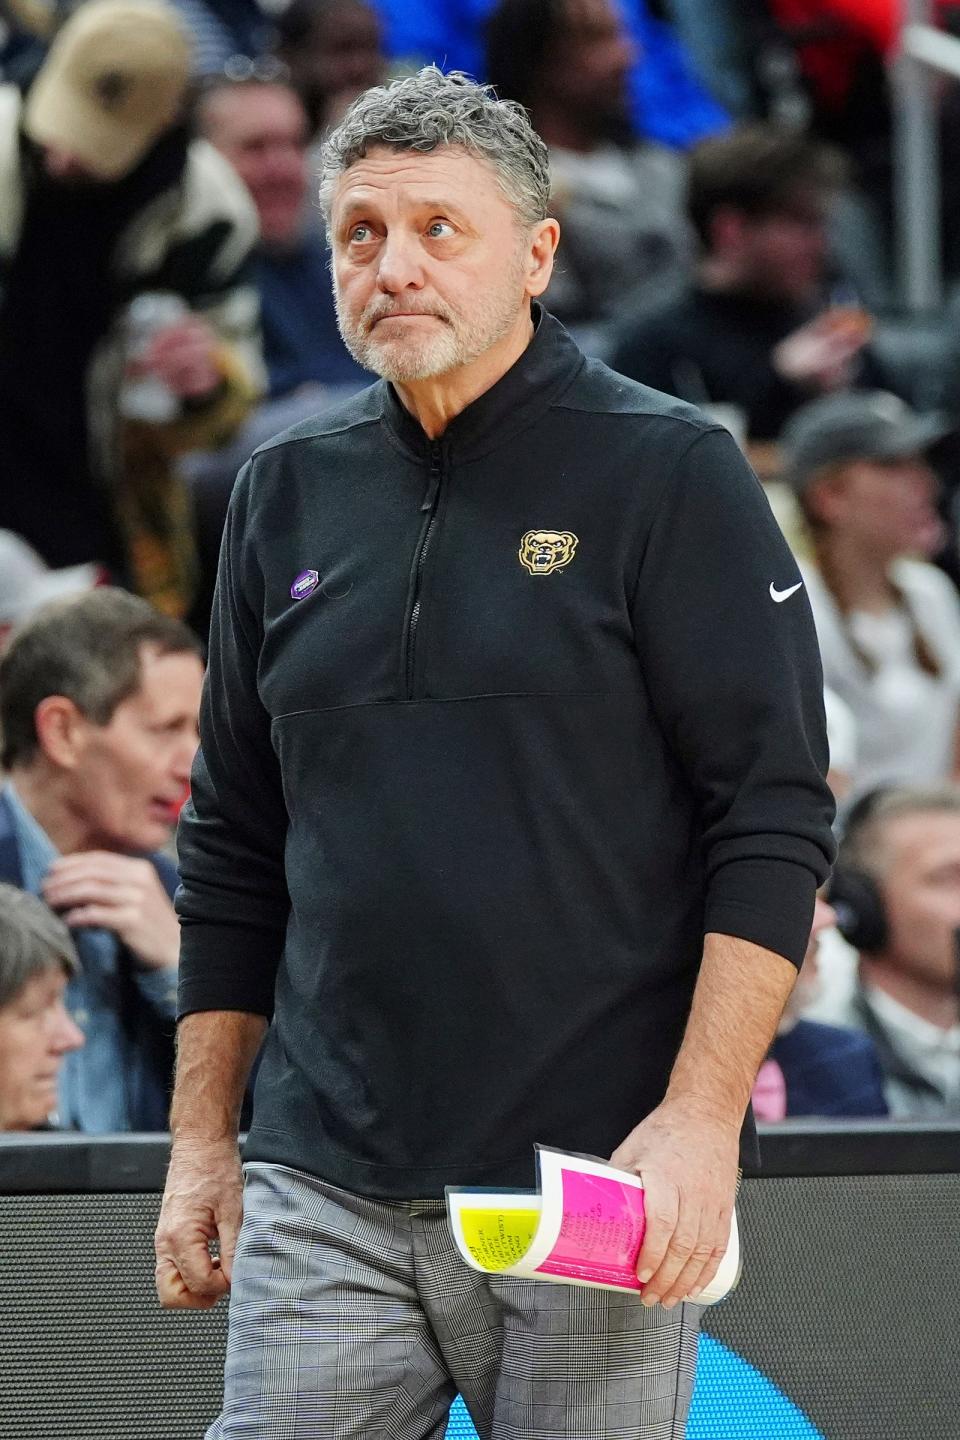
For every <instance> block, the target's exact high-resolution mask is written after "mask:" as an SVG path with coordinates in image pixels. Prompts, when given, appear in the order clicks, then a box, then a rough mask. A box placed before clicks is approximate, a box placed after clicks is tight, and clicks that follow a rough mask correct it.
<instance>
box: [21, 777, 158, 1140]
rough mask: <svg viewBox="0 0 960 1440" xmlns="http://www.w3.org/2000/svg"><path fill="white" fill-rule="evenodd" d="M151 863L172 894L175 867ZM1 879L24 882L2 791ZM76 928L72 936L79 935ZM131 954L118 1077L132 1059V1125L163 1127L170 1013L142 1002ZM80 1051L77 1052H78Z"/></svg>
mask: <svg viewBox="0 0 960 1440" xmlns="http://www.w3.org/2000/svg"><path fill="white" fill-rule="evenodd" d="M146 858H147V859H148V860H150V861H151V862H152V863H153V865H154V866H155V868H156V871H157V874H158V875H159V877H160V881H161V883H162V885H163V887H164V889H165V890H166V892H167V894H168V895H169V896H170V898H171V900H172V899H173V895H174V891H175V890H176V888H177V871H176V867H175V866H174V865H173V864H172V862H171V861H170V860H168V859H167V858H166V856H164V855H159V854H154V855H148V856H147V857H146ZM0 881H5V882H6V883H7V884H8V885H16V886H19V887H22V886H23V865H22V861H21V857H20V851H19V847H18V844H17V836H16V831H15V828H14V822H13V814H12V812H11V809H10V806H9V804H8V802H7V800H6V797H5V796H3V795H2V794H0ZM81 938H82V937H81V934H80V932H76V934H75V936H74V939H75V940H77V941H79V940H81ZM134 964H135V962H134V958H133V956H132V954H131V953H130V951H129V950H128V949H127V948H126V946H123V945H121V947H120V953H119V975H120V987H119V988H120V997H121V1019H122V1022H123V1029H124V1031H125V1033H126V1039H127V1053H126V1055H123V1056H119V1057H118V1070H117V1074H118V1083H119V1082H120V1081H121V1080H122V1077H123V1073H124V1070H123V1068H122V1067H125V1066H129V1065H131V1064H134V1065H136V1067H137V1070H138V1074H137V1077H136V1080H137V1083H136V1084H135V1085H131V1086H130V1093H131V1095H135V1096H136V1101H135V1103H134V1104H133V1106H132V1107H131V1109H132V1113H131V1116H130V1120H131V1129H133V1130H166V1128H167V1110H168V1108H169V1103H170V1088H171V1081H172V1075H173V1039H174V1030H175V1025H174V1021H173V1019H172V1018H167V1017H165V1016H162V1015H161V1014H160V1013H159V1012H158V1011H157V1010H156V1009H154V1008H153V1007H152V1006H151V1005H149V1004H148V1003H147V1001H146V1000H145V999H144V998H143V996H142V995H141V994H140V991H139V990H138V988H137V985H136V984H135V983H134V980H133V970H134ZM82 1053H83V1052H82V1051H81V1052H80V1054H81V1055H82Z"/></svg>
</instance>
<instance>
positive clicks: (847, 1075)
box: [770, 1020, 887, 1118]
mask: <svg viewBox="0 0 960 1440" xmlns="http://www.w3.org/2000/svg"><path fill="white" fill-rule="evenodd" d="M770 1054H771V1056H772V1058H773V1059H774V1060H776V1062H777V1064H778V1065H779V1066H780V1069H781V1070H782V1071H783V1078H784V1079H785V1081H786V1082H787V1114H788V1115H791V1116H793V1115H809V1116H836V1117H843V1118H852V1117H854V1116H866V1115H886V1114H887V1102H886V1100H885V1099H884V1094H883V1071H882V1070H881V1068H880V1061H879V1060H878V1058H877V1052H876V1050H875V1048H874V1044H873V1041H872V1040H871V1039H870V1037H869V1036H868V1035H862V1034H861V1033H860V1032H859V1031H858V1030H848V1029H847V1028H846V1027H845V1026H842V1025H820V1024H819V1023H817V1022H816V1021H814V1020H799V1021H798V1022H797V1024H796V1025H795V1026H794V1027H793V1029H792V1030H788V1031H787V1033H786V1034H785V1035H778V1036H777V1038H776V1040H775V1041H774V1042H773V1046H772V1048H771V1051H770Z"/></svg>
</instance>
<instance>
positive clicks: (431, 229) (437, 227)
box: [427, 220, 453, 240]
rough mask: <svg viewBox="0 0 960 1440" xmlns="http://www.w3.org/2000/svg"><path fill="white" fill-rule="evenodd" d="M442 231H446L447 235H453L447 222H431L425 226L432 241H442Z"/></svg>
mask: <svg viewBox="0 0 960 1440" xmlns="http://www.w3.org/2000/svg"><path fill="white" fill-rule="evenodd" d="M443 231H446V232H447V234H448V235H452V234H453V226H452V225H451V224H450V222H449V220H432V221H431V222H430V224H429V225H428V226H427V234H428V235H429V236H430V237H431V239H433V240H442V239H444V235H443V233H442V232H443Z"/></svg>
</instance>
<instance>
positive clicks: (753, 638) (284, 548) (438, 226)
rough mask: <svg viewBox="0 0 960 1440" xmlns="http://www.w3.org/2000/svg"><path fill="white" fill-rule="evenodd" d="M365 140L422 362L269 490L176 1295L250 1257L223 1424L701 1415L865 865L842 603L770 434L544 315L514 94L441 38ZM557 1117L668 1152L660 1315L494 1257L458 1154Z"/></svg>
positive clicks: (208, 926)
mask: <svg viewBox="0 0 960 1440" xmlns="http://www.w3.org/2000/svg"><path fill="white" fill-rule="evenodd" d="M324 159H325V164H324V173H323V181H322V190H321V198H322V200H323V203H324V205H325V207H326V209H327V211H328V214H329V219H330V231H331V237H332V249H333V272H334V284H335V291H336V302H337V310H338V315H339V320H340V325H341V329H342V331H343V335H344V338H345V340H346V342H347V344H348V346H349V347H350V349H351V351H352V352H353V353H354V355H355V356H356V357H357V358H358V359H359V360H360V361H361V363H363V364H364V365H367V366H368V367H370V368H371V369H373V370H375V371H376V372H378V373H379V374H380V375H381V376H382V377H383V379H382V381H381V382H380V383H379V384H377V385H374V386H373V387H372V388H370V389H368V390H365V391H363V392H362V394H360V395H359V396H357V397H355V398H354V399H352V400H350V401H348V402H347V403H346V404H344V405H343V406H341V407H338V408H337V409H336V410H333V411H330V412H327V413H326V414H325V415H323V416H321V417H318V418H317V419H315V420H313V421H310V422H307V423H305V424H303V425H301V426H299V427H297V428H295V429H294V430H292V431H289V432H287V433H286V434H285V435H283V436H280V437H279V438H278V439H276V440H274V441H272V442H271V443H270V444H268V445H266V446H264V447H262V448H261V449H260V450H259V451H258V452H257V453H256V454H255V455H254V457H253V459H252V461H251V463H250V465H249V467H248V469H247V470H246V472H245V473H244V474H243V475H242V476H241V478H240V479H239V481H238V483H237V487H236V490H235V491H234V495H233V500H232V502H231V510H230V515H229V518H228V523H227V530H226V535H225V539H224V548H223V552H222V559H221V569H220V576H219V582H218V601H217V606H216V609H215V614H214V621H213V628H212V635H211V646H210V673H209V678H208V683H207V688H206V696H205V701H204V706H203V713H202V721H201V754H200V756H199V758H198V762H197V764H196V766H195V768H194V774H193V800H192V804H191V805H189V806H188V807H187V810H186V812H185V816H184V821H183V823H182V825H181V831H180V856H181V878H182V887H181V890H180V892H179V897H178V908H179V911H180V916H181V921H182V926H183V931H182V936H183V938H182V948H181V978H180V997H179V1011H180V1028H179V1060H178V1082H177V1089H176V1093H175V1098H174V1105H173V1111H172V1114H171V1127H172V1130H173V1137H174V1143H173V1152H172V1160H171V1166H170V1172H169V1178H168V1183H167V1191H166V1195H165V1200H164V1208H163V1213H162V1216H161V1220H160V1225H159V1229H158V1233H157V1286H158V1292H159V1294H160V1297H161V1300H162V1301H163V1302H164V1303H165V1304H167V1305H172V1306H177V1305H179V1306H189V1305H196V1306H209V1305H212V1304H215V1303H216V1300H217V1298H218V1296H219V1295H221V1294H222V1293H224V1292H225V1290H226V1289H227V1288H228V1287H229V1288H231V1290H232V1295H231V1304H230V1325H231V1335H230V1343H229V1347H228V1355H227V1364H226V1389H225V1400H224V1409H223V1414H222V1416H221V1417H220V1419H219V1420H218V1421H217V1422H216V1423H215V1424H214V1426H213V1428H212V1429H211V1430H210V1432H209V1436H210V1437H211V1440H212V1437H220V1440H238V1437H240V1436H243V1437H245V1440H251V1437H254V1436H257V1437H263V1440H267V1437H270V1440H275V1437H276V1436H278V1435H280V1434H283V1435H288V1436H291V1437H292V1436H302V1437H305V1440H306V1437H310V1440H348V1437H349V1440H361V1437H362V1440H370V1437H373V1436H376V1437H378V1440H388V1437H397V1440H399V1437H406V1440H429V1437H439V1436H441V1435H442V1434H443V1432H444V1429H445V1426H446V1420H447V1413H448V1410H449V1407H450V1403H451V1401H452V1399H453V1396H454V1394H455V1392H456V1390H457V1389H458V1388H459V1389H460V1391H461V1392H462V1394H463V1396H464V1399H465V1401H466V1403H467V1405H468V1407H469V1410H470V1413H471V1415H472V1417H473V1420H474V1423H475V1424H476V1427H477V1430H478V1432H479V1433H480V1435H481V1436H482V1437H483V1440H521V1437H528V1436H534V1435H539V1436H544V1435H549V1436H551V1437H574V1436H576V1437H581V1440H588V1437H589V1440H598V1437H601V1436H611V1437H625V1440H627V1437H643V1440H670V1437H676V1436H678V1435H679V1434H681V1433H682V1431H683V1427H684V1421H685V1417H686V1413H687V1407H688V1404H689V1399H690V1392H691V1388H692V1383H693V1372H694V1365H695V1357H696V1335H697V1326H698V1320H699V1307H698V1305H697V1304H696V1303H695V1301H694V1303H690V1297H696V1296H697V1295H698V1294H699V1293H700V1291H701V1290H702V1289H703V1287H704V1286H705V1285H706V1284H707V1283H708V1281H709V1280H710V1278H711V1277H712V1275H713V1274H714V1272H715V1270H716V1267H717V1265H718V1263H719V1260H720V1257H721V1254H722V1252H723V1250H724V1248H725V1246H726V1243H727V1239H728V1235H729V1230H730V1220H731V1213H732V1209H733V1201H734V1193H735V1188H736V1180H737V1169H738V1164H739V1163H740V1161H741V1159H744V1160H749V1159H751V1158H755V1152H756V1144H755V1136H754V1132H753V1127H752V1123H751V1121H750V1120H749V1119H747V1120H746V1122H745V1120H744V1116H745V1112H746V1111H747V1107H748V1100H749V1094H750V1089H751V1086H752V1084H753V1080H754V1077H755V1075H756V1072H757V1069H758V1067H759V1064H760V1062H761V1060H762V1059H763V1056H764V1054H765V1053H766V1050H767V1046H768V1044H769V1042H770V1039H771V1037H772V1035H773V1033H774V1030H775V1027H776V1023H777V1019H778V1018H779V1015H780V1012H781V1010H782V1008H783V1004H784V1002H785V1000H786V997H787V995H788V994H789V991H790V989H791V987H792V984H793V982H794V980H795V978H796V967H797V965H798V964H799V962H800V960H801V959H802V957H803V953H804V949H805V947H806V941H807V935H808V933H809V929H810V918H811V914H812V910H813V900H814V892H815V889H816V887H817V885H818V884H819V883H821V882H822V880H823V878H824V877H825V875H826V873H827V869H828V866H829V862H830V859H831V856H832V842H831V836H830V817H831V814H832V803H831V799H830V796H829V792H828V791H827V789H826V787H825V784H824V781H823V772H824V771H825V769H826V761H827V755H826V744H825V736H824V726H823V710H822V701H821V693H822V687H821V680H820V674H819V664H818V659H817V653H816V642H815V638H814V633H813V626H812V622H811V618H810V614H809V610H808V608H807V606H806V601H805V597H804V596H803V594H802V593H798V592H801V590H802V587H801V583H800V580H799V576H798V575H797V571H796V565H795V563H794V562H793V560H792V559H791V557H790V555H789V552H788V551H787V548H786V546H785V544H784V542H783V539H782V537H781V535H780V533H779V531H778V529H777V527H776V525H775V523H774V521H773V519H772V517H771V515H770V512H769V509H768V507H767V505H766V502H765V500H764V498H763V495H762V492H761V491H760V488H759V486H758V485H757V483H756V481H755V480H754V478H753V476H752V475H751V474H750V472H749V470H748V469H747V468H746V465H745V463H744V461H743V460H742V458H741V456H740V453H739V451H738V450H737V448H736V446H735V445H734V443H733V441H732V440H731V438H730V436H729V435H728V434H727V433H726V432H725V431H723V430H721V429H720V428H719V427H717V426H715V425H712V424H710V423H709V422H708V421H707V420H705V419H704V417H703V416H701V415H700V414H699V413H698V412H697V411H695V410H694V409H692V408H691V407H690V406H687V405H683V404H680V403H678V402H675V401H673V400H670V399H668V398H667V397H665V396H663V395H658V394H656V393H654V392H652V391H649V390H646V389H645V388H643V387H642V386H638V385H634V384H632V383H631V382H629V381H626V380H624V379H623V378H622V377H620V376H617V375H614V374H613V373H612V372H611V371H609V370H607V369H606V367H604V366H603V365H601V364H598V363H592V362H588V361H587V360H585V358H584V356H583V355H582V354H581V353H580V351H579V350H578V349H577V347H576V346H575V345H574V343H573V342H572V341H571V339H570V337H569V336H568V335H567V334H566V332H565V331H564V330H563V329H562V327H561V326H560V325H558V324H557V323H556V321H554V320H553V319H552V318H551V317H550V316H549V315H547V314H546V313H545V312H544V311H543V310H542V309H541V307H540V306H539V305H538V304H537V303H536V297H537V296H539V295H541V294H542V293H543V291H544V290H545V289H546V286H547V283H548V281H549V279H550V274H551V270H552V266H553V257H554V251H555V248H556V245H557V241H558V235H559V227H558V225H557V223H556V221H555V220H552V219H551V218H549V217H548V215H547V208H546V207H547V197H548V195H549V175H548V170H547V163H546V152H545V148H544V146H543V142H542V141H541V140H540V138H539V137H538V136H537V135H536V134H535V133H534V132H533V130H532V129H531V128H530V125H529V122H528V120H527V118H526V115H525V113H524V112H523V111H522V110H521V109H520V108H519V107H518V106H515V105H512V104H510V103H508V102H500V101H498V100H497V99H496V98H495V97H494V95H493V94H492V93H491V92H490V91H488V90H486V89H484V88H482V87H479V86H477V85H474V84H473V83H472V82H470V81H468V80H467V79H466V77H464V76H458V75H450V76H444V75H442V74H441V73H440V72H439V71H438V70H436V69H433V68H429V69H426V70H424V71H421V72H420V73H419V74H418V75H415V76H411V77H407V78H405V79H402V80H398V81H396V82H394V83H393V84H391V85H389V86H387V87H384V88H379V89H374V90H370V91H367V92H366V93H365V94H364V95H362V96H361V97H360V98H359V99H358V100H357V101H356V102H355V104H354V105H353V106H352V107H351V109H350V110H349V111H348V112H347V114H346V116H345V118H344V120H343V122H342V124H341V125H340V127H339V128H338V129H337V130H336V131H334V132H333V134H332V135H331V136H330V138H329V140H328V142H327V145H326V148H325V152H324ZM268 1025H269V1033H268V1037H267V1042H266V1047H265V1051H264V1055H263V1060H262V1063H261V1067H260V1070H259V1073H258V1078H257V1086H256V1095H255V1104H254V1119H253V1125H252V1127H251V1131H250V1135H249V1139H248V1142H247V1147H246V1152H245V1160H246V1162H247V1164H246V1182H245V1189H244V1193H243V1204H242V1220H243V1225H242V1231H240V1222H241V1168H240V1160H239V1156H238V1152H237V1116H238V1110H239V1104H240V1098H241V1095H242V1093H243V1086H244V1082H245V1079H246V1076H247V1072H248V1068H249V1066H250V1063H251V1061H252V1059H253V1057H254V1055H255V1053H256V1051H257V1049H258V1047H259V1046H260V1043H261V1040H262V1039H263V1036H264V1033H265V1032H266V1031H267V1029H268ZM538 1141H539V1142H542V1143H544V1144H548V1145H553V1146H557V1147H560V1148H563V1149H566V1150H575V1151H581V1152H592V1153H594V1154H598V1155H602V1156H610V1157H611V1158H612V1160H613V1162H614V1163H615V1164H616V1165H618V1166H621V1167H622V1168H624V1169H628V1170H635V1171H638V1172H642V1175H643V1180H644V1185H645V1191H646V1207H647V1221H648V1223H647V1230H646V1236H645V1239H644V1244H643V1249H642V1251H641V1253H640V1256H639V1260H638V1272H639V1278H640V1281H641V1283H642V1284H643V1285H644V1293H643V1297H642V1303H641V1300H640V1298H638V1297H637V1296H636V1295H634V1294H627V1295H624V1294H623V1293H619V1294H617V1293H614V1292H610V1291H606V1290H578V1289H575V1288H573V1287H570V1286H565V1285H542V1284H538V1283H536V1282H531V1281H517V1280H513V1279H504V1278H498V1277H496V1276H489V1275H483V1274H479V1273H477V1272H475V1271H473V1270H470V1269H468V1268H467V1267H466V1265H464V1264H463V1262H462V1261H461V1260H460V1259H459V1257H458V1255H457V1254H456V1252H455V1249H454V1246H453V1242H452V1238H451V1236H450V1234H449V1231H448V1229H447V1224H446V1219H445V1214H444V1203H443V1194H444V1187H445V1186H447V1185H462V1184H471V1185H478V1184H479V1185H493V1186H518V1187H526V1188H529V1187H530V1186H531V1184H532V1182H533V1178H534V1176H533V1146H534V1143H535V1142H538ZM238 1231H240V1235H239V1242H238V1239H237V1236H238ZM214 1237H217V1238H218V1239H219V1242H220V1257H219V1261H212V1260H211V1257H210V1251H209V1249H208V1241H209V1240H211V1239H213V1238H214Z"/></svg>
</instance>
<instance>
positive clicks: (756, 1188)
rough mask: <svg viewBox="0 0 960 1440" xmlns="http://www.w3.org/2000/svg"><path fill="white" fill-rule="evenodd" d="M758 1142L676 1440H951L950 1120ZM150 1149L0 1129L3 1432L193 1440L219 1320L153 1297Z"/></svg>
mask: <svg viewBox="0 0 960 1440" xmlns="http://www.w3.org/2000/svg"><path fill="white" fill-rule="evenodd" d="M762 1145H763V1155H764V1173H763V1175H762V1177H758V1178H753V1179H747V1180H745V1182H744V1185H743V1190H742V1195H741V1204H740V1214H741V1225H742V1230H743V1236H744V1247H745V1269H744V1276H743V1280H742V1282H741V1285H740V1288H739V1290H738V1291H737V1292H736V1294H735V1295H733V1296H732V1297H731V1298H730V1299H729V1300H727V1301H725V1302H724V1303H723V1304H722V1305H721V1306H718V1307H717V1309H716V1310H714V1311H711V1312H707V1317H706V1323H705V1326H704V1335H703V1337H702V1340H701V1347H700V1362H699V1368H698V1376H697V1390H696V1394H695V1397H694V1404H693V1410H692V1413H691V1417H690V1424H689V1427H688V1440H817V1437H825V1440H960V1127H953V1128H951V1127H942V1126H935V1125H929V1126H924V1127H922V1128H911V1129H904V1128H901V1127H899V1126H895V1125H885V1126H882V1127H876V1128H871V1129H860V1128H858V1129H851V1128H850V1127H848V1126H840V1125H836V1126H831V1127H830V1128H828V1129H818V1130H813V1129H811V1128H808V1127H806V1126H803V1127H801V1126H792V1127H789V1128H787V1127H784V1128H783V1129H780V1128H778V1129H777V1130H773V1131H770V1132H768V1133H766V1134H764V1135H763V1137H762ZM165 1163H166V1144H165V1140H164V1138H163V1137H149V1138H143V1139H141V1138H139V1137H138V1138H134V1139H129V1138H124V1139H112V1138H111V1139H104V1140H94V1139H92V1138H87V1137H81V1136H73V1137H67V1138H63V1137H57V1136H52V1135H50V1136H48V1135H37V1136H27V1137H17V1138H14V1137H12V1136H6V1137H0V1440H34V1437H35V1440H85V1437H91V1440H92V1437H96V1440H199V1437H201V1436H202V1435H203V1433H204V1429H205V1426H206V1424H207V1422H208V1421H209V1420H210V1418H212V1416H213V1415H214V1414H215V1413H216V1411H217V1409H218V1408H219V1398H220V1384H221V1366H222V1359H223V1346H224V1341H225V1335H226V1320H227V1314H226V1307H225V1306H221V1307H218V1309H217V1310H215V1311H212V1312H196V1313H192V1312H176V1313H169V1312H163V1311H161V1310H160V1309H159V1307H158V1306H157V1304H156V1301H155V1299H154V1295H153V1243H152V1241H153V1229H154V1225H155V1222H156V1216H157V1212H158V1209H159V1191H160V1189H161V1187H162V1183H163V1171H164V1167H165ZM472 1434H473V1430H472V1427H470V1425H469V1422H468V1421H467V1420H466V1417H465V1416H464V1415H463V1412H462V1409H460V1408H459V1407H457V1408H456V1409H455V1411H454V1413H453V1415H452V1417H451V1423H450V1428H449V1431H448V1435H449V1437H450V1440H454V1437H464V1440H465V1437H467V1436H469V1435H472ZM371 1440H377V1437H371ZM598 1440H600V1437H598Z"/></svg>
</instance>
